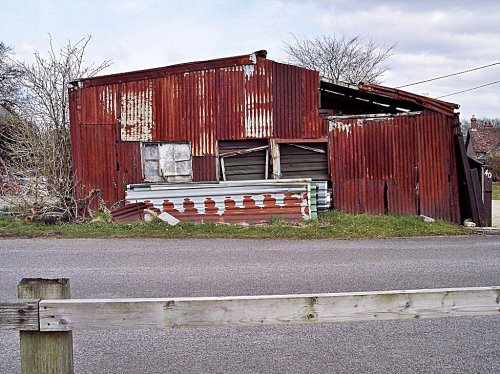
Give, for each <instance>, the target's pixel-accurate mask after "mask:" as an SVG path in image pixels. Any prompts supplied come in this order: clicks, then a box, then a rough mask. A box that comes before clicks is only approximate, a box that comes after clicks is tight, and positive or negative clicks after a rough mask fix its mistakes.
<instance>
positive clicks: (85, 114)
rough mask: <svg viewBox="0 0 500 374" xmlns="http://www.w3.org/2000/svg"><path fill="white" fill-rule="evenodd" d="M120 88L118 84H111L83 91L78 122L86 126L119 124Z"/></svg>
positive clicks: (81, 92) (80, 98) (79, 104)
mask: <svg viewBox="0 0 500 374" xmlns="http://www.w3.org/2000/svg"><path fill="white" fill-rule="evenodd" d="M118 87H119V85H118V84H110V85H103V86H97V87H89V88H83V89H81V91H80V96H79V103H78V104H77V105H78V108H79V110H78V111H77V113H78V117H77V118H78V122H79V123H83V124H85V125H95V124H103V125H111V124H113V123H117V122H118V119H119V116H120V97H119V90H118Z"/></svg>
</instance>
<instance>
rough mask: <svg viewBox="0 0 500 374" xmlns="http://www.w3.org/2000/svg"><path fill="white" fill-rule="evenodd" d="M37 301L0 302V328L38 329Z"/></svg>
mask: <svg viewBox="0 0 500 374" xmlns="http://www.w3.org/2000/svg"><path fill="white" fill-rule="evenodd" d="M38 301H39V299H30V300H28V299H25V300H14V301H7V302H0V330H22V331H38V329H39V326H38Z"/></svg>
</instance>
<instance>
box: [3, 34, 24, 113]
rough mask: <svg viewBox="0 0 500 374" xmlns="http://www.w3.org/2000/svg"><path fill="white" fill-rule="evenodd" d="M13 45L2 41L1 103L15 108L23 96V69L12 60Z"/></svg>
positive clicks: (11, 108) (7, 107)
mask: <svg viewBox="0 0 500 374" xmlns="http://www.w3.org/2000/svg"><path fill="white" fill-rule="evenodd" d="M13 53H14V50H13V48H12V47H9V46H8V45H6V44H4V43H3V42H0V105H2V106H3V107H4V108H5V109H8V110H13V109H14V108H15V106H16V104H17V103H18V102H19V101H20V97H21V92H22V90H21V81H20V78H21V76H22V69H21V68H20V67H19V66H17V64H16V63H15V62H14V61H13V60H12V55H13Z"/></svg>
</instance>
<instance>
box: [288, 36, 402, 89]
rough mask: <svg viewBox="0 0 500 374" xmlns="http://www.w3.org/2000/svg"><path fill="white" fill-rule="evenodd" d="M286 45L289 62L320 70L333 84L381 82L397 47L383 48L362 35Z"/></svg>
mask: <svg viewBox="0 0 500 374" xmlns="http://www.w3.org/2000/svg"><path fill="white" fill-rule="evenodd" d="M292 37H293V41H292V42H290V43H286V42H285V52H286V53H287V55H288V57H289V61H290V62H291V63H293V64H297V65H299V66H302V67H305V68H307V69H312V70H317V71H319V72H320V74H321V75H322V76H324V77H325V78H328V79H331V80H332V81H334V82H345V83H350V84H358V83H359V82H366V83H379V80H378V79H379V78H380V76H381V75H382V74H384V73H385V72H386V71H387V69H388V68H387V66H385V65H384V63H385V62H386V61H387V59H388V58H389V57H391V56H392V54H393V50H394V47H395V45H392V46H390V47H383V46H380V45H378V44H377V43H375V42H374V41H373V40H371V39H368V40H366V39H365V38H363V37H361V36H354V37H352V38H348V37H346V36H341V37H330V36H325V35H324V36H319V37H316V38H314V39H308V38H299V37H297V36H295V35H293V34H292Z"/></svg>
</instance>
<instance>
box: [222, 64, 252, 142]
mask: <svg viewBox="0 0 500 374" xmlns="http://www.w3.org/2000/svg"><path fill="white" fill-rule="evenodd" d="M244 74H245V73H244V67H243V66H238V67H233V68H224V69H220V70H219V71H218V72H217V79H216V91H217V95H216V98H217V138H218V140H236V139H244V138H245V82H244Z"/></svg>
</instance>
